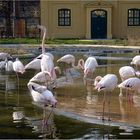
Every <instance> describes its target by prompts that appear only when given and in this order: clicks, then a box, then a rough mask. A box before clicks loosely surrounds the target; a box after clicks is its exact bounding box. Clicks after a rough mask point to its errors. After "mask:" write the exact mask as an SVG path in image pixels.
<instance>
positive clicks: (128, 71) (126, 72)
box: [119, 66, 137, 97]
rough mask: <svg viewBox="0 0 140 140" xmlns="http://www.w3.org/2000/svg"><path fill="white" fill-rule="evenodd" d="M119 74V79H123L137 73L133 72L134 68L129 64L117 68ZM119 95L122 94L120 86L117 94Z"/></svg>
mask: <svg viewBox="0 0 140 140" xmlns="http://www.w3.org/2000/svg"><path fill="white" fill-rule="evenodd" d="M119 74H120V77H121V80H122V81H124V80H126V79H128V78H131V77H135V76H136V75H137V73H136V72H135V70H134V68H133V67H131V66H123V67H121V68H120V69H119ZM119 96H120V97H122V96H123V93H122V88H120V94H119Z"/></svg>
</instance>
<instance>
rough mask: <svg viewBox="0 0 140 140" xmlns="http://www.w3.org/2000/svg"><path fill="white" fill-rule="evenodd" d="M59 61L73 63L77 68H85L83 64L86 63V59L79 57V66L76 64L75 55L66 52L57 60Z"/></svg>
mask: <svg viewBox="0 0 140 140" xmlns="http://www.w3.org/2000/svg"><path fill="white" fill-rule="evenodd" d="M57 62H65V63H67V64H71V65H72V67H73V68H76V69H80V68H82V69H83V65H84V60H83V59H79V61H78V64H77V66H76V65H75V56H74V55H72V54H66V55H64V56H62V57H61V58H60V59H58V60H57Z"/></svg>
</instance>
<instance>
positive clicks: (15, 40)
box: [0, 38, 128, 45]
mask: <svg viewBox="0 0 140 140" xmlns="http://www.w3.org/2000/svg"><path fill="white" fill-rule="evenodd" d="M45 43H46V44H93V45H128V42H127V40H122V39H110V40H109V39H104V40H83V39H48V40H46V41H45ZM0 44H41V40H40V39H39V38H13V39H6V38H2V39H0Z"/></svg>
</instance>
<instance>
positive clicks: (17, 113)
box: [12, 107, 25, 123]
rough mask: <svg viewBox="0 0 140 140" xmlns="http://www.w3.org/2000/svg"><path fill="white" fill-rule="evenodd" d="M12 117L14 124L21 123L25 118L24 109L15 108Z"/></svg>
mask: <svg viewBox="0 0 140 140" xmlns="http://www.w3.org/2000/svg"><path fill="white" fill-rule="evenodd" d="M12 117H13V122H14V123H17V122H21V121H22V120H23V119H24V118H25V115H24V111H23V107H15V108H14V111H13V114H12Z"/></svg>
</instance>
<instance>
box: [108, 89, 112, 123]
mask: <svg viewBox="0 0 140 140" xmlns="http://www.w3.org/2000/svg"><path fill="white" fill-rule="evenodd" d="M110 98H111V92H110V94H109V97H108V113H109V115H108V121H111V119H110Z"/></svg>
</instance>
